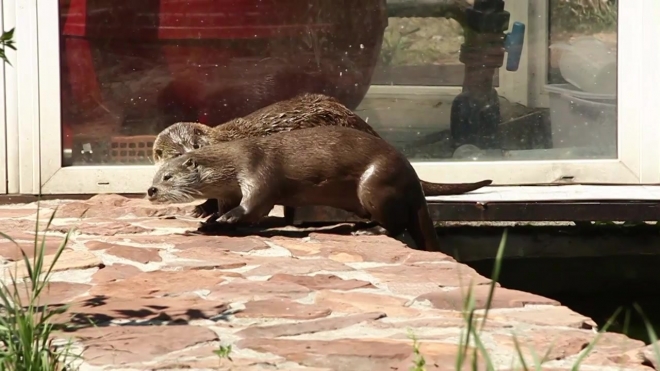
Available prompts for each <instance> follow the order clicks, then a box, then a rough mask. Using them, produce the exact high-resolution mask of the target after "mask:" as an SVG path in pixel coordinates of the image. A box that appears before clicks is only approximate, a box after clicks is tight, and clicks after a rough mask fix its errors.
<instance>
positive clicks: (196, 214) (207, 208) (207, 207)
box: [190, 200, 218, 218]
mask: <svg viewBox="0 0 660 371" xmlns="http://www.w3.org/2000/svg"><path fill="white" fill-rule="evenodd" d="M217 212H218V201H217V200H206V201H204V203H201V204H199V205H197V206H195V208H194V209H193V210H192V211H191V212H190V216H192V217H193V218H206V217H207V216H212V215H213V214H214V213H217Z"/></svg>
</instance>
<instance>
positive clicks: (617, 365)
mask: <svg viewBox="0 0 660 371" xmlns="http://www.w3.org/2000/svg"><path fill="white" fill-rule="evenodd" d="M58 205H59V210H58V212H57V217H56V218H55V219H54V223H53V225H52V227H51V232H49V233H48V238H47V243H46V249H47V254H52V253H53V252H54V251H55V250H56V249H57V247H58V244H59V243H60V242H61V240H62V238H63V235H64V233H65V232H66V231H67V230H69V229H70V228H71V227H73V226H76V227H77V232H76V233H75V234H74V236H73V239H72V241H71V243H70V244H69V246H68V248H67V249H66V251H65V252H64V254H63V255H62V257H61V259H60V261H59V262H58V265H57V266H56V271H57V272H56V273H54V275H53V279H52V281H53V282H52V283H51V285H50V288H49V291H48V293H47V295H46V296H45V297H44V300H45V302H47V303H48V304H59V303H71V311H70V313H68V314H67V316H66V318H60V320H70V321H74V322H76V323H79V324H81V325H86V327H85V328H83V329H81V330H78V331H77V332H75V333H73V334H72V335H73V336H74V337H75V338H76V339H77V340H76V341H77V344H78V345H79V348H80V349H84V353H83V358H84V364H82V366H81V369H82V370H118V369H121V370H177V369H200V370H201V369H220V370H250V371H256V370H307V371H311V370H347V371H362V370H375V371H386V370H406V371H407V370H409V369H410V367H411V366H412V365H413V358H414V355H413V347H412V341H411V340H410V339H409V338H408V330H412V331H413V333H414V334H415V335H416V337H417V338H418V339H419V341H420V343H421V348H420V350H421V353H422V355H423V356H424V357H425V359H426V370H454V359H455V356H456V353H457V346H456V344H457V341H458V338H459V335H460V330H461V327H463V326H464V321H463V320H462V318H461V314H460V312H459V311H458V310H459V309H460V307H461V303H462V292H464V291H465V290H466V286H467V285H468V284H469V282H470V281H472V282H474V284H475V285H477V286H476V299H477V304H478V305H481V306H483V304H484V302H485V301H486V297H487V295H488V284H489V282H490V280H489V279H488V278H485V277H482V276H480V275H479V274H477V273H476V272H475V271H474V270H473V269H471V268H469V267H467V266H465V265H462V264H459V263H457V262H455V261H454V260H453V259H452V258H450V257H448V256H445V255H442V254H440V253H430V252H421V251H415V250H412V249H410V248H408V247H406V246H405V245H404V244H402V243H401V242H399V241H397V240H394V239H390V238H387V237H383V236H350V235H342V234H338V233H322V232H323V231H312V232H311V233H307V232H305V233H303V231H300V230H298V231H293V230H288V231H280V232H278V233H272V234H271V235H270V236H264V235H263V234H262V236H256V235H250V236H244V237H227V236H201V235H185V234H184V232H186V231H188V230H192V229H194V228H196V226H197V224H198V223H199V220H195V219H190V218H186V217H184V216H182V215H183V214H184V212H185V211H186V210H188V209H189V208H190V205H171V206H166V207H163V206H161V207H156V206H153V205H149V204H148V203H147V202H146V201H144V200H132V199H127V198H124V197H120V196H115V195H104V196H95V197H93V198H92V199H90V200H89V201H44V202H42V216H41V218H42V222H41V224H45V221H46V220H47V216H48V215H49V214H50V213H51V211H52V210H53V209H54V208H55V207H56V206H58ZM35 213H36V204H28V205H8V206H2V207H0V230H1V231H3V232H5V233H8V234H10V235H11V236H13V237H14V238H15V239H16V240H18V241H20V242H21V244H22V245H23V246H24V247H27V248H28V250H26V251H31V249H32V247H31V244H30V241H31V239H32V238H33V233H34V220H35V216H36V214H35ZM171 215H177V217H176V218H173V217H170V218H165V217H166V216H171ZM296 233H297V234H298V235H295V236H291V234H296ZM287 234H288V235H287ZM302 235H306V236H302ZM19 258H20V253H19V252H18V251H17V249H16V248H15V247H14V246H13V245H12V244H10V243H9V242H0V262H1V264H2V265H1V266H0V267H2V269H3V272H2V273H3V275H6V273H7V269H16V268H18V271H19V272H21V271H22V270H21V263H16V262H15V261H16V260H17V259H19ZM16 264H18V265H19V266H18V267H16V266H15V265H16ZM549 279H551V278H549ZM493 306H494V309H493V310H492V311H491V312H490V314H489V315H488V319H489V320H488V322H487V325H486V327H485V329H484V334H483V336H482V337H483V340H484V341H485V346H486V348H487V349H488V351H489V353H490V357H491V358H492V360H493V361H494V362H495V363H496V364H497V367H498V368H497V369H498V370H510V369H512V360H513V358H514V343H513V340H512V334H513V333H515V334H516V336H517V337H518V339H519V340H520V343H522V344H523V347H524V349H525V354H526V355H527V358H528V360H530V361H531V359H532V352H531V350H530V349H533V350H534V351H535V352H536V354H539V355H540V354H544V353H545V352H546V351H547V350H548V349H549V348H551V347H552V350H551V352H550V359H551V361H548V362H546V363H545V368H544V370H569V369H570V366H571V365H572V364H573V363H574V362H575V360H576V359H577V357H578V355H579V354H580V352H581V351H582V350H583V348H584V347H585V346H586V344H587V343H588V342H589V341H590V340H592V339H593V338H594V337H595V336H596V334H595V329H594V327H595V325H594V323H593V321H591V320H590V319H589V318H586V317H584V316H581V315H579V314H577V313H574V312H572V311H571V310H569V309H568V308H566V307H563V306H561V305H560V303H557V302H555V301H553V300H550V299H546V298H543V297H539V296H536V295H532V294H528V293H524V292H519V291H513V290H508V289H506V288H501V287H500V288H498V289H497V290H496V293H495V300H494V303H493ZM91 323H94V326H91V325H90V324H91ZM221 345H222V346H228V345H231V346H232V351H231V358H232V361H229V360H227V359H223V360H221V359H220V358H219V357H218V356H216V355H215V354H214V353H213V351H214V350H217V349H218V348H219V347H220V346H221ZM652 363H655V360H654V359H653V357H652V355H651V351H650V349H649V348H648V347H644V344H643V343H642V342H640V341H636V340H631V339H628V338H626V337H625V336H623V335H619V334H606V335H605V336H603V337H601V339H600V341H599V343H598V345H597V346H596V347H595V351H594V352H593V353H592V354H591V355H590V356H588V357H587V359H586V360H585V362H584V365H585V366H583V367H581V368H580V369H581V370H603V371H607V370H653V368H652V367H651V366H650V365H651V364H652ZM646 365H648V366H646ZM465 369H466V370H467V369H468V368H467V367H466V368H465ZM481 369H485V368H483V367H482V368H480V370H481Z"/></svg>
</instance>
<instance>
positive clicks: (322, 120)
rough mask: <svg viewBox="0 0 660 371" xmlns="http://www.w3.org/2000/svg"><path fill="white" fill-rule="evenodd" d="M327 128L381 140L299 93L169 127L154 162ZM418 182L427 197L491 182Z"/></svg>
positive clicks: (200, 212)
mask: <svg viewBox="0 0 660 371" xmlns="http://www.w3.org/2000/svg"><path fill="white" fill-rule="evenodd" d="M330 125H332V126H342V127H348V128H354V129H357V130H360V131H362V132H365V133H368V134H371V135H373V136H375V137H377V138H381V137H380V135H378V133H377V132H376V131H375V130H374V129H373V128H372V127H371V126H370V125H369V124H367V123H366V122H365V121H364V120H362V118H361V117H360V116H358V115H356V114H355V113H354V112H352V111H351V110H350V109H348V108H347V107H345V106H344V105H343V104H341V103H340V102H339V101H337V100H336V99H335V98H332V97H329V96H326V95H322V94H301V95H299V96H296V97H294V98H292V99H289V100H284V101H281V102H278V103H275V104H272V105H270V106H267V107H264V108H262V109H259V110H257V111H255V112H253V113H251V114H249V115H247V116H244V117H241V118H236V119H233V120H231V121H229V122H227V123H225V124H222V125H219V126H216V127H213V128H212V127H209V126H206V125H204V124H200V123H192V122H180V123H176V124H174V125H171V126H170V127H168V128H166V129H165V130H163V131H162V132H161V133H160V134H159V135H158V137H157V138H156V140H155V142H154V146H153V155H154V159H155V160H156V162H162V161H163V160H164V159H168V158H172V157H176V156H179V155H181V154H182V153H185V152H188V151H191V150H193V149H196V148H200V147H203V146H207V145H209V144H213V143H220V142H227V141H233V140H237V139H243V138H248V137H264V136H268V135H271V134H275V133H280V132H288V131H292V130H299V129H305V128H312V127H319V126H330ZM308 145H311V146H313V147H315V148H316V147H318V143H317V140H316V139H314V140H312V141H311V142H310V143H309V144H308ZM420 182H421V184H422V188H423V190H424V194H425V195H426V196H441V195H454V194H461V193H466V192H470V191H473V190H476V189H479V188H482V187H484V186H487V185H489V184H491V183H492V181H491V180H483V181H480V182H476V183H455V184H442V183H430V182H426V181H423V180H420ZM214 206H215V202H214V201H213V200H209V202H205V203H203V204H201V205H199V206H197V207H196V208H195V210H194V211H193V215H194V216H197V217H199V216H208V215H210V214H211V213H213V212H215V209H214ZM292 215H293V210H291V209H286V208H285V218H286V219H287V222H288V223H289V224H292V222H293V220H292V219H293V217H292Z"/></svg>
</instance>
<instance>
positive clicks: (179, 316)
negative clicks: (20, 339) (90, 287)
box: [57, 295, 229, 331]
mask: <svg viewBox="0 0 660 371" xmlns="http://www.w3.org/2000/svg"><path fill="white" fill-rule="evenodd" d="M228 310H229V305H228V304H226V303H220V304H218V303H217V302H211V301H208V300H204V299H201V298H194V297H171V298H168V297H161V298H155V297H147V298H115V297H108V296H103V295H96V296H91V297H87V298H84V299H82V300H79V301H76V302H74V303H72V305H71V307H70V308H69V309H68V310H67V311H66V313H63V314H62V315H61V316H58V318H57V322H59V323H68V324H69V325H70V327H71V328H69V329H68V331H75V330H78V329H81V328H85V327H92V326H93V327H99V326H108V325H110V324H111V323H112V325H118V326H135V325H153V324H154V323H158V324H159V325H185V324H188V323H189V322H190V321H194V320H203V319H206V320H213V321H227V320H228V317H227V316H228V314H229V313H228Z"/></svg>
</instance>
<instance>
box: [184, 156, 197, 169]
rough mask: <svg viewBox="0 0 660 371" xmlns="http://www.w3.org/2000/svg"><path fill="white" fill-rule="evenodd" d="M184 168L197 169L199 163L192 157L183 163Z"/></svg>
mask: <svg viewBox="0 0 660 371" xmlns="http://www.w3.org/2000/svg"><path fill="white" fill-rule="evenodd" d="M183 166H184V167H187V168H188V169H197V161H195V159H193V158H192V157H190V158H188V159H187V160H186V161H184V162H183Z"/></svg>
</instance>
